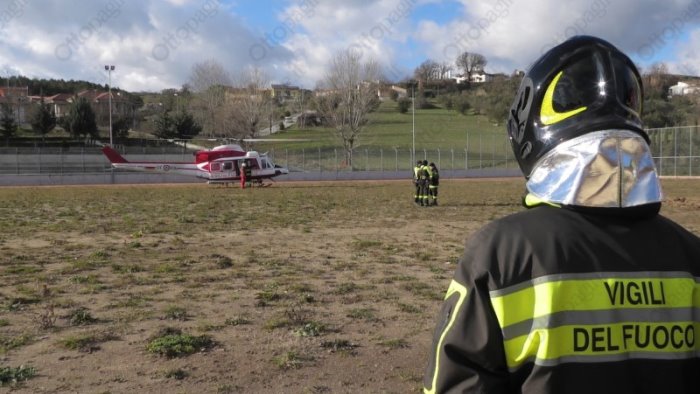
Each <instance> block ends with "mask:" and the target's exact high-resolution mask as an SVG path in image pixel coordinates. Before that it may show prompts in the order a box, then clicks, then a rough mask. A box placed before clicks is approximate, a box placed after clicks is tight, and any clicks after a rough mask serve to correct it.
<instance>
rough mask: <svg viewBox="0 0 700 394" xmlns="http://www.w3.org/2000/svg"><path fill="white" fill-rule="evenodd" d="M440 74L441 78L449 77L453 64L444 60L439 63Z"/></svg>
mask: <svg viewBox="0 0 700 394" xmlns="http://www.w3.org/2000/svg"><path fill="white" fill-rule="evenodd" d="M437 69H438V75H439V76H440V77H439V78H440V79H447V77H448V76H449V74H450V71H452V66H451V65H450V64H449V63H447V62H442V63H440V64H438V68H437Z"/></svg>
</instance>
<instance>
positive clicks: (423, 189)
mask: <svg viewBox="0 0 700 394" xmlns="http://www.w3.org/2000/svg"><path fill="white" fill-rule="evenodd" d="M419 174H420V205H421V206H425V207H427V206H430V200H429V199H428V197H429V196H428V193H429V189H428V186H429V183H430V167H429V166H428V160H423V161H422V162H421V166H420V171H419Z"/></svg>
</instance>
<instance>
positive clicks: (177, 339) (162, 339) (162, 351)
mask: <svg viewBox="0 0 700 394" xmlns="http://www.w3.org/2000/svg"><path fill="white" fill-rule="evenodd" d="M213 345H214V341H213V340H212V339H211V337H209V336H208V335H200V336H194V335H190V334H187V333H183V332H182V331H181V330H179V329H173V328H166V329H163V330H161V331H160V332H159V333H158V334H156V335H155V336H154V337H153V338H152V339H151V340H150V341H149V342H148V345H146V350H147V351H148V352H149V353H154V354H157V355H159V356H164V357H167V358H175V357H185V356H189V355H190V354H193V353H197V352H201V351H206V350H208V349H209V348H211V347H212V346H213Z"/></svg>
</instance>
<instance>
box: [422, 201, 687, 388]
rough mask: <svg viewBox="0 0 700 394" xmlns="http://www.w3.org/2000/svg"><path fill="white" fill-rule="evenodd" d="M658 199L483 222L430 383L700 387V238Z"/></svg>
mask: <svg viewBox="0 0 700 394" xmlns="http://www.w3.org/2000/svg"><path fill="white" fill-rule="evenodd" d="M653 205H654V206H655V207H652V211H653V212H652V213H651V214H649V213H648V212H646V211H647V210H648V209H649V208H650V205H648V206H643V207H639V208H632V209H630V208H627V209H610V208H607V209H606V208H588V209H585V208H576V209H575V210H574V209H569V208H556V207H552V206H546V205H541V206H538V207H536V208H532V209H530V210H528V211H524V212H520V213H516V214H514V215H510V216H508V217H505V218H503V219H500V220H497V221H494V222H492V223H490V224H488V225H486V226H485V227H483V228H482V229H481V230H479V231H478V232H477V233H476V234H475V235H474V236H472V237H471V238H470V239H469V241H468V242H467V246H466V249H465V250H466V252H465V255H464V256H463V257H462V258H461V260H460V262H459V265H458V267H457V270H456V273H455V276H454V279H453V280H452V282H451V284H450V286H449V289H448V291H447V294H446V296H445V301H444V303H443V307H442V311H441V313H440V315H439V318H438V324H437V327H436V330H435V336H434V340H433V348H432V350H431V355H430V362H429V365H428V368H427V371H426V375H425V379H424V392H426V393H434V392H437V393H443V392H455V393H463V392H465V393H472V392H476V393H509V392H513V393H519V392H524V393H615V394H619V393H691V392H692V393H697V392H700V338H698V334H700V239H699V238H698V237H697V236H695V235H693V234H692V233H690V232H689V231H687V230H685V229H683V228H682V227H681V226H679V225H677V224H676V223H674V222H672V221H670V220H669V219H667V218H665V217H663V216H661V215H657V214H656V212H658V206H659V205H660V204H658V203H657V204H653ZM640 208H641V209H640ZM611 212H614V213H615V214H611ZM630 212H632V214H630ZM635 213H645V215H643V217H639V216H637V215H636V214H635Z"/></svg>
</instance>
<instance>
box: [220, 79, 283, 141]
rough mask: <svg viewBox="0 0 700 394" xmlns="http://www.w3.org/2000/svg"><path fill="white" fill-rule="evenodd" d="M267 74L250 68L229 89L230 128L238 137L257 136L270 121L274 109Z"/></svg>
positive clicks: (232, 133) (233, 134)
mask: <svg viewBox="0 0 700 394" xmlns="http://www.w3.org/2000/svg"><path fill="white" fill-rule="evenodd" d="M269 88H270V83H269V78H268V77H267V75H266V74H265V73H264V72H263V71H262V70H260V69H259V68H249V69H247V70H245V71H244V72H242V73H241V74H240V75H238V77H237V78H236V83H235V86H234V88H233V89H230V90H229V92H230V93H229V99H228V100H227V101H228V103H229V104H230V105H229V111H230V112H229V114H230V117H229V121H230V124H229V130H230V132H231V135H232V136H233V137H236V138H255V137H257V136H258V133H259V131H260V129H262V128H264V127H263V126H264V125H265V124H266V123H267V122H268V120H269V118H270V116H271V114H272V109H273V102H272V99H271V96H270V89H269Z"/></svg>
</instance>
